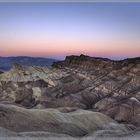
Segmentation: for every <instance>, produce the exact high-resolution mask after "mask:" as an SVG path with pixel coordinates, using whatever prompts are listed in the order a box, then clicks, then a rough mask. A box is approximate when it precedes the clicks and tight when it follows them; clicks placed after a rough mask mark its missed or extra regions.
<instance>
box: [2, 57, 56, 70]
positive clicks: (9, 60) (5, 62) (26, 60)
mask: <svg viewBox="0 0 140 140" xmlns="http://www.w3.org/2000/svg"><path fill="white" fill-rule="evenodd" d="M56 61H58V60H55V59H51V58H42V57H28V56H17V57H0V70H9V69H10V68H11V67H12V65H13V64H14V63H18V64H21V65H26V66H50V65H51V64H52V63H53V62H56Z"/></svg>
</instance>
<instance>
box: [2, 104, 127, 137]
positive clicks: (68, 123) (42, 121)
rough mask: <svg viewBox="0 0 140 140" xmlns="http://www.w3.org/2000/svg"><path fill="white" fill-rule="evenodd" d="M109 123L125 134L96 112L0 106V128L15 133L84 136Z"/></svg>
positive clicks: (121, 127) (125, 130)
mask: <svg viewBox="0 0 140 140" xmlns="http://www.w3.org/2000/svg"><path fill="white" fill-rule="evenodd" d="M19 120H20V121H19ZM110 123H114V124H115V125H116V129H119V130H121V131H123V132H127V129H126V128H125V127H124V126H120V125H119V124H117V123H116V122H115V121H113V120H112V119H110V118H109V117H107V116H105V115H103V114H101V113H98V112H92V111H85V110H74V111H71V112H69V113H67V112H63V111H62V112H61V110H57V109H30V110H27V109H23V108H21V107H17V106H14V105H9V104H0V126H1V127H4V128H6V129H9V130H12V131H16V132H24V131H28V132H29V131H47V132H53V133H61V134H68V135H71V136H84V135H87V134H88V133H92V132H94V131H96V130H98V129H102V128H103V127H105V126H107V125H108V126H109V124H110Z"/></svg>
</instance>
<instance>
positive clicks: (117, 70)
mask: <svg viewBox="0 0 140 140" xmlns="http://www.w3.org/2000/svg"><path fill="white" fill-rule="evenodd" d="M0 103H1V105H0V115H1V117H0V118H2V119H1V120H0V127H5V128H7V129H10V130H12V129H13V130H14V131H18V130H19V131H20V130H21V131H24V130H23V128H22V125H23V123H22V121H21V122H17V119H16V117H17V118H18V120H19V119H21V120H25V123H30V122H31V123H30V127H29V128H28V129H27V131H31V130H32V131H39V130H40V131H42V130H44V131H49V132H54V133H63V134H68V135H72V134H73V135H74V136H80V135H84V134H88V133H91V131H93V132H94V131H95V130H94V129H93V128H95V123H94V122H97V124H96V126H99V127H97V129H96V130H99V129H98V128H100V129H101V127H100V126H101V125H100V122H102V121H103V122H104V121H105V120H106V121H107V123H110V122H112V121H113V120H114V123H115V124H117V125H116V129H118V127H117V126H118V125H119V124H118V123H120V125H124V129H125V130H126V129H127V130H128V129H129V130H133V131H135V130H137V129H139V127H140V58H132V59H125V60H121V61H112V60H109V59H106V58H94V57H89V56H85V55H80V56H67V57H66V59H65V60H64V61H60V62H55V63H53V65H52V67H45V66H44V67H39V66H22V65H19V64H15V65H13V67H12V69H10V70H9V71H6V72H4V73H3V72H1V73H0ZM19 108H20V109H19ZM50 108H51V109H50ZM52 108H53V109H52ZM17 110H18V111H17ZM19 110H20V111H19ZM54 112H55V113H54ZM85 112H86V113H85ZM95 112H96V113H95ZM97 112H100V113H101V114H99V113H97ZM10 113H12V114H13V115H14V118H15V120H12V118H13V117H12V115H11V116H10ZM6 114H7V115H6ZM41 114H42V115H41ZM44 114H45V115H44ZM73 114H74V115H76V116H77V117H78V118H75V117H74V119H76V120H74V119H73V117H72V116H73ZM85 114H86V115H85ZM92 114H93V115H92ZM103 114H104V115H103ZM44 116H46V117H45V118H44ZM47 116H48V117H49V116H51V118H52V119H51V121H52V122H53V121H54V124H51V125H53V127H52V126H51V127H50V125H48V123H49V122H46V123H44V121H46V118H47ZM99 116H101V119H99V120H98V119H97V118H100V117H99ZM107 116H108V117H107ZM69 117H70V118H69ZM84 117H85V118H84ZM96 117H97V118H96ZM109 117H110V118H112V119H110V118H109ZM4 118H5V122H4V121H2V120H3V119H4ZM56 118H57V119H58V120H59V123H58V122H57V123H56V122H55V119H56ZM86 118H87V121H86ZM108 120H109V121H108ZM8 121H9V122H10V123H11V124H10V123H6V122H8ZM40 121H41V122H40ZM92 121H93V122H92ZM106 121H105V122H106ZM35 122H36V123H35ZM38 122H40V124H39V123H38ZM60 122H61V125H60ZM62 122H63V123H62ZM64 122H67V123H64ZM117 122H118V123H117ZM73 123H74V124H73ZM77 123H78V124H77ZM84 123H85V124H84ZM8 124H9V125H8ZM43 124H44V126H43V127H40V126H42V125H43ZM83 124H84V125H83ZM90 124H91V126H90ZM14 125H15V127H13V126H14ZM39 125H40V126H39ZM63 125H64V126H67V129H68V130H67V129H66V128H65V127H64V126H63ZM88 126H90V129H87V128H86V127H88ZM39 128H40V129H39ZM52 128H53V129H52ZM59 128H61V132H58V129H59ZM119 130H120V131H122V128H120V127H119ZM75 133H76V134H75Z"/></svg>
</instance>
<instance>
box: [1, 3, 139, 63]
mask: <svg viewBox="0 0 140 140" xmlns="http://www.w3.org/2000/svg"><path fill="white" fill-rule="evenodd" d="M139 25H140V3H0V31H1V32H0V56H20V55H21V56H35V57H36V56H37V57H49V58H55V59H63V58H64V57H65V56H66V55H79V54H86V55H90V56H94V57H107V58H110V59H117V60H118V59H123V58H127V57H137V56H140V27H139Z"/></svg>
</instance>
